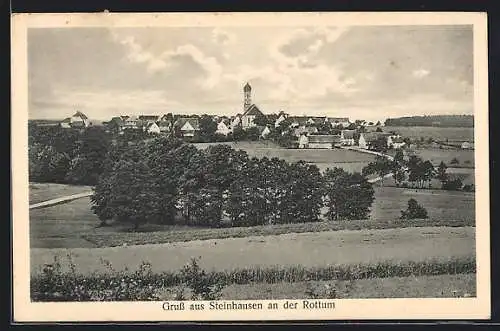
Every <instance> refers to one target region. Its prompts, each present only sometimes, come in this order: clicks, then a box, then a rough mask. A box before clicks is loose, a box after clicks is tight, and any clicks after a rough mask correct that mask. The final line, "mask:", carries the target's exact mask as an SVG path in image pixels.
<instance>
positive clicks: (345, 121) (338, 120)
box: [326, 117, 351, 128]
mask: <svg viewBox="0 0 500 331" xmlns="http://www.w3.org/2000/svg"><path fill="white" fill-rule="evenodd" d="M326 121H328V122H330V124H331V125H333V126H334V127H335V126H338V125H342V126H343V127H344V128H345V127H348V126H349V125H350V124H351V122H350V121H349V118H348V117H327V118H326Z"/></svg>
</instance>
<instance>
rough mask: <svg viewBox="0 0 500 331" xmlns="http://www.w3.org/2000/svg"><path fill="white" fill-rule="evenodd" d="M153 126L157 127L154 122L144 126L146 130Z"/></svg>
mask: <svg viewBox="0 0 500 331" xmlns="http://www.w3.org/2000/svg"><path fill="white" fill-rule="evenodd" d="M153 125H156V126H158V125H157V124H156V122H149V123H148V124H147V125H146V128H148V129H149V128H150V127H152V126H153Z"/></svg>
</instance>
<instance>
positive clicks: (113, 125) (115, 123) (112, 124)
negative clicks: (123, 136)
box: [106, 116, 124, 133]
mask: <svg viewBox="0 0 500 331" xmlns="http://www.w3.org/2000/svg"><path fill="white" fill-rule="evenodd" d="M106 126H107V127H108V129H109V130H112V131H115V132H118V133H119V132H121V131H122V130H123V126H124V121H123V119H122V117H121V116H116V117H113V118H111V120H110V121H109V122H108V123H107V124H106Z"/></svg>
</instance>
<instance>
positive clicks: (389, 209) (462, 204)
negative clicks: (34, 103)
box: [30, 179, 475, 248]
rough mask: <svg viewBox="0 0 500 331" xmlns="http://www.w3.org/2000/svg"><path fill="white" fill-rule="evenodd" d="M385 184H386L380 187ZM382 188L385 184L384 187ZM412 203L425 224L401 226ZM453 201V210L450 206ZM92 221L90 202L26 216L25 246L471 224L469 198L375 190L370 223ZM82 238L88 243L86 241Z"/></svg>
mask: <svg viewBox="0 0 500 331" xmlns="http://www.w3.org/2000/svg"><path fill="white" fill-rule="evenodd" d="M389 181H390V180H389V179H386V180H385V183H388V182H389ZM384 185H386V184H384ZM412 197H413V198H415V199H416V200H417V201H418V202H419V203H421V204H422V205H423V206H424V207H425V208H426V209H427V210H428V212H429V217H430V219H428V220H415V221H400V220H398V218H399V216H400V211H401V210H402V209H405V208H406V206H407V201H408V200H409V199H410V198H412ZM450 199H453V201H456V202H457V203H456V204H455V203H454V208H450V205H449V201H450ZM99 223H100V222H99V220H98V218H97V216H95V215H94V214H93V213H92V211H91V210H90V199H89V198H82V199H78V200H75V201H71V202H69V203H66V204H61V205H56V206H52V207H48V208H43V209H36V210H31V211H30V244H31V247H39V248H62V247H66V248H74V247H87V248H91V247H107V246H120V245H122V244H124V243H126V244H128V245H132V244H147V243H169V242H176V241H189V240H204V239H215V238H232V237H245V236H248V235H252V234H253V235H278V234H283V233H290V232H295V233H301V232H321V231H328V230H346V229H347V230H349V229H350V230H355V229H387V228H400V227H409V226H470V225H474V224H475V210H474V194H473V193H464V192H450V191H440V190H436V191H433V190H417V191H415V190H410V189H402V188H395V187H376V189H375V202H374V205H373V206H372V212H371V216H370V219H368V220H360V221H344V222H315V223H305V224H284V225H273V226H258V227H241V228H227V229H197V228H189V227H181V226H160V225H147V226H144V227H143V231H144V232H137V233H130V232H128V231H127V230H128V228H129V226H127V225H125V226H120V227H118V226H113V227H104V228H97V229H96V228H95V227H96V226H97V225H98V224H99ZM83 237H85V238H87V239H88V240H85V239H84V238H83Z"/></svg>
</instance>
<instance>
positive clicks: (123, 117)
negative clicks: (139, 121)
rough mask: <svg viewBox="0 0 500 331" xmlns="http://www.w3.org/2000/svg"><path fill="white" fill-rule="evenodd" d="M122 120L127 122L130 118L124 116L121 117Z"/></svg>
mask: <svg viewBox="0 0 500 331" xmlns="http://www.w3.org/2000/svg"><path fill="white" fill-rule="evenodd" d="M120 118H121V119H122V120H124V121H126V120H128V119H129V118H130V116H128V115H122V116H120Z"/></svg>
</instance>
